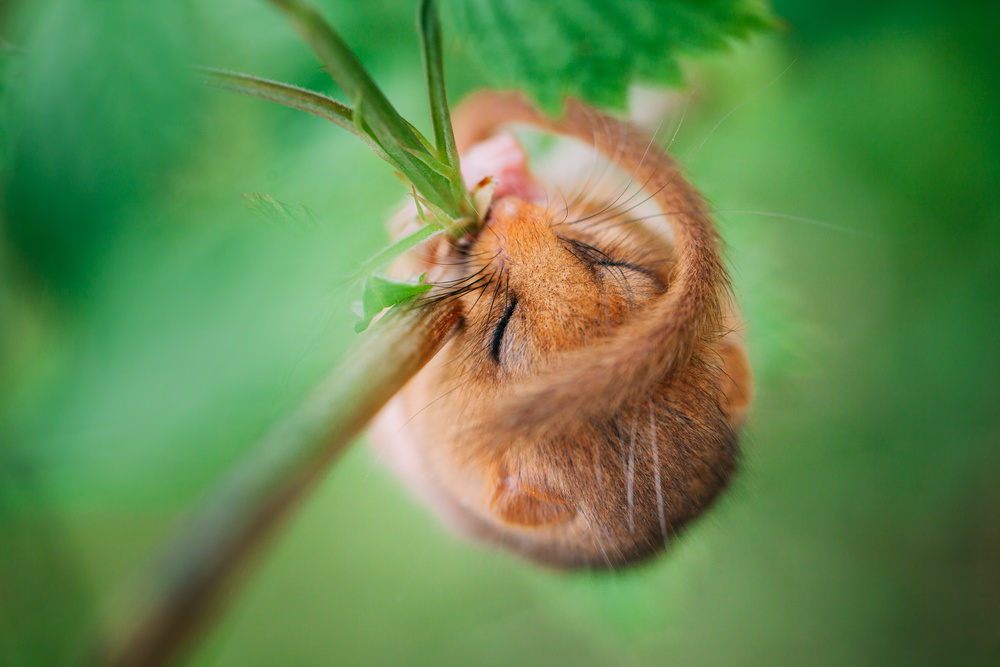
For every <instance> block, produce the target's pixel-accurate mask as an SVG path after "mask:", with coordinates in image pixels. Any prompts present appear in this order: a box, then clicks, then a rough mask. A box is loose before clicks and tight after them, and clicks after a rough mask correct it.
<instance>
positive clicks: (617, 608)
mask: <svg viewBox="0 0 1000 667" xmlns="http://www.w3.org/2000/svg"><path fill="white" fill-rule="evenodd" d="M318 4H320V5H321V6H322V7H323V8H324V11H325V12H326V14H327V16H328V17H330V18H331V20H332V21H333V22H334V24H335V25H336V26H337V27H338V28H339V29H340V30H341V32H342V33H343V34H344V36H345V37H346V39H347V40H348V42H349V43H350V44H351V45H352V46H353V47H354V48H355V49H356V50H357V52H358V53H359V55H360V57H361V59H362V60H363V62H364V63H365V64H366V65H368V66H369V67H370V69H371V70H372V72H373V73H374V75H375V78H376V79H377V81H379V82H380V84H382V85H383V86H384V88H385V89H386V91H387V92H388V94H389V96H390V98H391V99H392V100H393V101H394V102H395V103H396V104H397V105H398V107H399V108H400V109H401V111H402V113H403V115H404V116H405V117H407V118H412V119H415V122H416V123H417V124H418V125H420V126H421V127H424V128H426V127H428V124H427V121H426V119H427V117H428V116H427V112H426V110H425V104H426V102H425V98H424V97H423V95H424V93H423V87H422V75H421V66H420V61H419V56H418V44H417V38H416V35H415V32H414V30H413V16H414V14H415V4H416V3H415V2H414V0H368V1H367V2H364V3H355V2H348V1H346V0H345V1H336V0H323V1H319V2H318ZM773 6H774V8H775V10H776V13H777V14H778V15H779V16H781V17H782V18H783V19H785V20H786V21H787V25H786V27H785V29H784V31H782V32H779V33H777V34H773V35H770V36H767V37H761V38H757V39H754V40H752V41H751V42H749V43H746V44H741V45H739V46H737V47H736V48H735V49H734V50H733V52H732V53H730V54H724V55H720V56H716V57H712V58H708V59H702V60H699V61H697V62H689V63H688V65H689V71H690V80H691V82H692V84H693V90H694V93H693V96H692V101H691V104H690V108H689V110H688V113H687V115H686V117H685V120H684V122H683V124H682V125H681V126H680V128H679V131H678V133H677V140H676V142H675V144H674V147H673V150H674V152H675V153H676V154H677V156H678V157H679V158H680V159H681V160H683V161H685V162H686V163H687V165H688V168H689V171H690V175H691V178H692V180H693V181H694V182H695V183H697V184H698V185H699V186H700V187H701V188H703V190H704V191H705V193H706V194H707V196H708V197H709V198H710V200H711V201H712V204H713V206H714V207H715V208H717V209H718V210H719V213H718V214H717V218H718V221H719V225H720V227H721V229H722V232H723V234H724V236H725V238H726V241H727V244H728V251H727V256H728V260H729V261H730V264H731V266H732V269H733V274H734V278H735V282H736V289H737V292H738V296H739V298H740V300H741V301H742V303H743V304H744V308H745V311H746V319H747V328H746V337H747V340H748V343H749V346H750V350H751V354H752V357H753V359H754V362H755V366H756V371H757V375H758V396H757V401H756V405H755V408H754V413H753V417H752V419H751V423H750V425H749V428H748V430H747V434H746V438H745V450H744V457H743V465H742V472H741V473H740V475H739V478H738V479H737V480H736V482H735V485H734V487H733V489H732V490H731V492H730V493H729V494H728V495H727V496H726V497H725V498H724V499H723V500H722V501H721V502H720V503H719V504H718V505H717V506H716V507H715V508H714V509H713V510H712V511H711V512H710V513H709V514H708V515H707V516H705V517H704V518H703V519H702V520H701V521H699V522H698V523H697V524H696V525H694V526H692V527H691V528H690V529H689V530H688V531H687V532H686V533H685V535H684V536H683V537H682V538H681V539H680V540H678V541H676V543H675V544H674V548H673V550H672V553H671V554H670V555H669V556H667V557H665V558H661V559H660V560H658V561H656V562H654V563H651V564H649V565H647V566H644V567H640V568H635V569H633V570H629V571H627V572H621V573H613V574H555V573H551V572H548V571H544V570H540V569H538V568H536V567H534V566H532V565H529V564H526V563H523V562H520V561H519V560H516V559H514V558H512V557H510V556H508V555H505V554H501V553H494V552H490V551H486V550H483V549H480V548H477V547H474V546H470V545H468V544H465V543H463V542H460V541H458V540H456V539H455V538H453V537H452V536H451V535H449V534H448V533H446V532H445V531H444V530H443V529H442V528H441V527H440V526H439V525H438V524H437V522H436V521H435V520H434V519H433V518H432V517H431V516H430V514H429V513H428V512H427V511H426V510H425V509H424V508H423V507H421V506H419V505H417V504H416V503H415V502H414V501H413V500H411V498H410V497H409V495H408V493H407V492H406V491H405V490H404V489H403V488H402V487H401V485H400V484H398V483H397V481H396V480H395V479H393V478H392V477H391V476H390V475H389V474H388V473H387V471H385V470H384V469H383V468H382V467H380V466H379V465H378V464H377V463H376V462H375V456H374V455H373V454H372V453H371V452H370V451H369V449H368V448H367V447H364V446H363V445H362V443H360V442H359V443H357V444H356V445H355V446H354V447H353V448H352V449H351V450H350V451H349V452H348V453H347V454H346V456H344V457H343V459H342V460H341V461H340V462H339V463H338V464H337V465H336V466H335V468H334V469H332V470H331V471H330V472H329V474H328V475H326V477H325V479H324V480H323V481H322V483H321V485H320V486H319V488H318V490H317V492H316V493H315V494H314V495H313V496H312V497H311V498H310V499H309V500H308V502H307V503H306V504H305V505H304V506H303V507H302V508H301V511H300V512H298V514H297V515H296V516H295V517H294V519H293V520H292V521H291V522H290V524H289V525H288V526H287V527H286V529H285V530H283V531H282V532H281V534H280V535H279V536H278V537H277V539H276V540H275V541H274V542H273V543H272V544H271V545H270V546H269V547H268V548H267V549H266V550H264V552H263V553H262V556H261V558H259V559H258V564H259V568H258V569H257V570H255V571H254V572H253V573H252V574H251V575H250V576H249V577H248V579H247V580H246V582H245V586H244V587H243V588H242V589H241V590H239V591H238V592H237V593H236V594H235V595H234V596H233V598H232V599H231V603H230V604H229V605H228V607H227V608H226V609H225V611H224V613H223V614H222V616H221V619H220V622H219V623H218V624H217V625H215V626H214V627H213V628H212V629H210V631H209V632H208V633H207V635H206V636H205V637H204V641H203V643H201V644H200V645H199V646H198V647H197V648H196V649H195V650H194V651H193V653H192V654H191V655H190V657H189V661H190V663H191V664H194V665H206V666H208V665H273V664H284V665H310V664H358V665H372V664H427V665H447V664H477V665H507V664H524V665H542V664H545V665H548V664H579V665H604V664H615V665H647V664H673V665H719V664H729V665H759V664H769V665H770V664H790V665H792V664H794V665H799V664H817V665H827V664H828V665H889V664H905V665H943V664H947V665H952V664H983V665H986V664H998V662H1000V483H998V481H997V480H998V475H1000V447H998V445H1000V417H998V413H1000V353H998V345H997V339H998V334H1000V275H998V264H1000V262H998V254H1000V224H998V223H1000V203H998V196H997V192H998V187H1000V164H998V158H997V149H998V148H1000V142H998V138H1000V137H998V129H1000V123H998V122H997V121H998V118H997V109H998V108H1000V85H998V84H1000V80H998V79H1000V58H997V48H996V34H997V30H998V29H1000V10H998V9H997V5H996V4H995V3H992V2H987V1H986V0H983V1H980V2H977V1H975V0H949V1H948V2H944V1H943V0H941V1H937V0H925V1H919V0H907V1H903V0H886V1H884V2H871V1H861V0H849V1H843V0H842V1H840V2H832V1H829V0H822V1H819V0H774V2H773ZM0 36H2V37H3V38H5V39H6V40H8V41H10V42H13V43H17V44H19V45H22V46H24V47H26V48H27V49H29V51H30V53H29V54H28V55H27V56H25V57H18V58H9V57H3V58H0V68H2V73H0V96H2V104H3V113H2V114H0V203H2V206H0V664H3V665H34V664H39V665H43V664H44V665H56V664H63V663H67V662H72V661H74V660H75V659H77V657H78V656H79V651H80V650H81V648H82V647H83V646H84V642H85V639H86V637H87V636H88V633H90V632H92V631H94V630H95V629H96V630H99V629H100V628H101V627H102V625H103V624H104V623H106V621H107V618H108V616H109V609H111V608H113V602H112V601H113V599H114V598H115V595H116V591H120V590H121V589H122V587H123V586H125V585H126V583H127V582H128V580H129V577H130V576H131V575H132V574H133V573H135V572H137V571H139V569H140V568H141V566H142V565H143V564H144V563H145V562H147V560H148V559H149V558H150V556H152V555H153V554H154V553H156V550H157V548H158V547H159V546H161V545H162V544H163V542H164V541H165V539H166V536H167V535H169V531H170V530H171V528H172V527H174V526H175V525H176V523H177V521H178V520H179V518H180V517H182V516H184V513H185V512H186V511H189V510H190V509H191V508H192V507H194V506H195V505H196V504H197V503H198V501H199V499H200V498H202V497H203V496H204V494H205V493H206V491H207V490H208V489H209V488H211V485H212V484H213V483H214V482H215V481H217V480H218V479H219V478H220V476H221V475H222V474H223V473H224V471H225V470H226V469H227V467H228V466H229V465H231V464H232V463H233V461H235V460H237V458H238V457H239V455H240V453H241V452H243V451H245V449H246V448H247V447H248V446H249V445H250V444H251V443H252V442H253V440H254V438H255V437H256V436H258V435H259V434H260V433H261V432H263V431H264V430H265V429H266V427H267V425H268V424H270V423H272V422H273V421H274V420H275V419H276V418H277V417H278V416H279V415H280V414H282V413H283V412H284V411H286V410H287V409H288V408H289V407H290V406H291V405H294V404H295V403H296V401H298V400H299V399H300V398H301V396H302V395H303V394H304V392H306V391H307V389H308V388H309V386H310V385H311V384H312V383H313V382H314V381H315V380H316V378H318V377H319V376H320V374H321V373H322V372H323V371H324V369H326V368H328V367H329V365H330V364H331V363H332V362H334V361H335V360H336V359H337V358H339V356H340V355H341V354H342V353H343V352H344V350H345V349H347V347H348V346H349V345H350V343H351V342H352V341H353V340H354V338H355V334H354V333H353V331H352V327H351V323H352V315H351V314H350V303H351V301H352V300H353V299H356V298H357V293H356V291H352V290H354V288H353V287H352V286H351V278H352V275H353V273H354V271H355V270H356V269H357V266H358V264H359V262H360V261H361V260H363V259H365V258H367V257H368V256H369V255H370V254H372V253H373V252H374V251H375V250H376V249H377V248H378V247H379V246H380V245H381V244H382V243H383V232H382V221H383V220H384V218H385V217H386V216H387V214H388V213H390V212H391V210H392V208H393V207H394V202H396V201H399V200H400V199H401V198H402V197H403V195H404V188H403V187H402V186H401V185H400V183H399V182H398V181H397V180H396V179H395V177H394V176H393V175H392V173H391V171H390V169H388V168H387V167H386V166H385V165H384V164H383V163H381V162H380V161H379V160H378V159H377V158H375V157H374V156H373V155H371V154H370V153H368V152H367V149H366V148H365V147H364V146H362V145H361V143H360V142H358V141H357V140H356V139H354V138H353V137H351V136H349V135H347V134H346V133H345V132H343V131H341V130H339V129H338V128H335V127H333V126H331V125H329V124H326V123H324V122H322V121H320V120H318V119H316V118H314V117H311V116H307V115H305V114H301V113H299V112H294V111H290V110H287V109H283V108H279V107H275V106H270V105H268V104H265V103H263V102H259V101H256V100H250V99H247V98H239V97H236V96H230V95H227V94H223V93H219V92H216V91H212V90H207V89H200V88H197V87H194V86H190V85H188V83H187V82H188V78H187V76H186V74H185V70H184V65H185V64H186V63H189V62H200V63H206V64H211V65H214V66H219V67H224V68H230V69H237V70H242V71H247V72H253V73H256V74H259V75H261V76H267V77H270V78H277V79H282V80H287V81H291V82H294V83H297V84H299V85H304V86H307V87H311V88H314V89H318V90H323V91H332V85H331V84H330V83H329V81H328V79H327V78H326V76H325V74H324V73H323V72H322V70H321V69H320V68H319V66H318V65H317V63H316V61H315V60H314V59H313V58H312V56H311V54H310V53H309V52H308V51H307V49H306V48H305V47H304V46H303V45H302V44H301V43H300V42H299V41H298V40H297V39H296V38H295V37H294V35H293V34H292V32H291V30H290V29H289V28H288V27H287V25H286V24H285V23H284V21H283V20H281V18H280V17H279V16H278V15H277V14H276V13H275V12H273V11H272V10H271V9H270V8H268V7H267V6H265V4H264V3H262V2H250V1H247V0H212V1H211V2H209V1H207V0H190V1H184V2H182V1H164V2H156V3H140V2H124V1H122V2H111V1H104V2H101V1H93V2H78V1H70V0H45V1H43V2H39V1H38V0H30V2H23V1H22V2H16V1H15V2H10V0H8V1H7V2H5V3H3V5H2V6H0ZM446 41H447V40H446ZM449 53H450V54H451V55H450V56H449V60H448V62H447V67H448V79H449V85H450V86H451V95H452V98H453V99H458V98H460V97H461V95H462V94H463V93H464V92H466V91H468V90H470V89H472V88H474V87H476V86H477V85H481V84H482V83H483V82H484V81H485V79H484V78H483V75H482V73H481V72H478V71H474V70H471V69H469V68H468V66H467V65H466V62H465V59H463V58H458V57H454V52H453V51H449ZM786 70H787V71H786ZM782 72H784V74H782ZM723 118H725V120H724V122H722V123H721V125H719V122H720V120H722V119H723ZM673 129H674V128H673V127H670V128H669V131H670V133H672V131H673ZM253 192H260V193H267V194H270V195H272V196H273V197H275V198H277V199H279V200H281V201H284V202H289V203H292V204H295V205H298V204H304V205H305V206H307V207H308V208H309V209H311V210H312V211H314V212H315V218H316V220H315V221H313V220H311V219H310V218H309V217H308V216H303V217H301V218H296V219H295V220H289V221H286V222H284V223H274V222H273V221H269V220H267V219H265V218H262V217H260V216H258V215H255V214H254V213H253V212H251V211H250V210H248V209H247V208H246V206H245V205H244V201H243V199H242V197H241V195H242V194H243V193H253Z"/></svg>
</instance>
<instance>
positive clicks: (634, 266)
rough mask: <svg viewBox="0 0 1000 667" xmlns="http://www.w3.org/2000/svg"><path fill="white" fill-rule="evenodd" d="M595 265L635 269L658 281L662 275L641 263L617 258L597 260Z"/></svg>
mask: <svg viewBox="0 0 1000 667" xmlns="http://www.w3.org/2000/svg"><path fill="white" fill-rule="evenodd" d="M594 265H595V266H604V267H609V268H610V267H618V268H622V269H629V270H630V271H635V272H636V273H641V274H643V275H645V276H648V277H649V278H650V279H651V280H653V281H655V282H657V283H659V282H660V277H659V276H658V275H656V272H655V271H653V270H652V269H647V268H646V267H645V266H641V265H639V264H633V263H631V262H621V261H618V260H615V259H604V260H598V261H595V262H594Z"/></svg>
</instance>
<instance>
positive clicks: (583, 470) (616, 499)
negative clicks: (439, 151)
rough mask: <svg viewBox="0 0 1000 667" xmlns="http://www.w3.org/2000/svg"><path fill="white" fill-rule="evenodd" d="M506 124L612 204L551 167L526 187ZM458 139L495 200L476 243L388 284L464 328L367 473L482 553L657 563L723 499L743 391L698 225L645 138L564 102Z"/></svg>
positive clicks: (745, 383) (386, 417)
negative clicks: (393, 474)
mask: <svg viewBox="0 0 1000 667" xmlns="http://www.w3.org/2000/svg"><path fill="white" fill-rule="evenodd" d="M512 124H519V125H523V126H528V127H532V128H535V129H536V130H538V131H541V132H544V133H552V134H555V135H561V136H564V137H569V138H570V139H572V140H574V141H575V142H577V143H578V144H582V145H583V146H584V147H585V150H584V153H583V154H586V151H590V153H591V154H593V155H600V156H603V159H604V161H605V162H606V163H607V165H608V167H609V168H611V169H617V170H618V172H619V173H620V174H623V175H624V176H625V178H626V180H627V181H628V184H627V187H626V188H624V189H620V188H618V187H617V185H615V186H612V187H609V186H607V185H602V182H606V181H607V179H598V181H597V182H595V181H594V179H593V174H594V172H593V169H592V168H588V169H583V170H581V169H579V168H577V167H578V164H577V163H578V162H579V160H577V159H572V158H567V157H565V156H564V157H563V158H562V160H563V162H562V163H561V164H560V162H559V160H556V161H555V162H554V164H553V165H551V166H550V168H549V169H548V175H545V174H539V175H536V174H535V173H533V170H532V169H530V168H529V166H528V164H527V155H526V153H525V152H524V151H523V150H522V148H521V146H520V145H519V143H518V142H517V140H516V139H515V138H514V137H513V136H512V135H510V134H506V133H505V128H507V127H509V126H510V125H512ZM455 134H456V140H457V142H458V145H459V149H460V150H461V151H462V154H463V172H464V173H465V176H466V180H467V182H468V183H469V184H475V183H476V182H479V180H480V179H481V178H483V177H491V178H493V179H494V180H495V182H496V190H495V191H494V194H493V200H492V204H491V206H490V209H489V212H488V213H487V215H486V222H485V225H484V227H483V228H482V229H481V230H478V231H477V232H476V233H474V234H470V235H469V236H467V237H465V238H463V239H458V240H454V239H446V238H437V239H434V240H432V241H431V242H429V243H426V244H424V245H423V246H421V247H419V248H417V249H416V250H415V251H414V252H413V253H412V254H411V255H410V256H408V257H405V258H404V259H403V260H402V261H401V262H400V266H398V267H397V270H398V271H399V272H402V273H408V274H413V273H421V272H427V273H428V277H429V279H430V280H432V281H433V282H434V283H435V284H436V285H437V286H438V287H437V288H435V291H434V292H433V293H432V296H431V297H430V298H447V299H455V300H457V301H458V302H459V304H460V310H461V317H460V319H459V324H458V325H457V327H456V329H455V331H454V332H453V333H452V335H451V338H450V339H449V341H448V343H447V344H446V346H445V347H444V348H443V350H442V351H441V352H440V353H439V354H438V355H437V356H436V357H435V358H434V360H433V361H432V362H431V363H430V364H429V365H428V366H427V367H425V368H424V369H423V370H422V371H421V372H420V373H419V374H418V375H417V376H416V377H414V378H413V380H412V381H411V382H410V383H409V384H408V385H407V386H406V387H405V388H404V389H403V391H401V392H400V393H399V394H398V395H397V397H396V398H394V399H393V401H392V402H391V403H390V404H389V405H388V406H387V407H386V408H385V410H384V411H383V412H382V414H381V415H380V416H379V419H378V420H377V422H376V426H375V428H374V429H373V438H372V440H373V444H374V446H375V447H376V450H377V452H378V455H379V456H380V458H382V459H385V460H387V461H388V462H389V463H390V464H392V465H393V467H394V468H396V470H397V471H398V472H399V473H400V474H401V476H403V477H404V478H405V479H406V480H407V481H408V482H409V484H410V485H411V486H412V487H413V488H414V490H415V491H416V492H417V493H418V494H419V495H420V496H422V497H423V498H424V499H425V500H426V501H427V502H428V504H429V505H430V506H431V507H432V508H433V509H434V510H435V511H436V512H437V513H438V514H439V515H440V516H441V517H442V518H443V519H444V520H445V521H446V522H447V523H448V524H449V525H450V526H452V527H453V528H455V529H456V530H458V531H459V532H461V533H463V534H465V535H467V536H470V537H472V538H475V539H477V540H479V541H482V542H486V543H490V544H495V545H499V546H502V547H506V548H509V549H512V550H514V551H516V552H518V553H520V554H522V555H524V556H526V557H528V558H531V559H533V560H535V561H539V562H542V563H545V564H548V565H552V566H555V567H563V568H571V567H595V568H597V567H619V566H623V565H626V564H629V563H633V562H637V561H640V560H642V559H644V558H647V557H649V556H651V555H654V554H656V553H657V552H659V551H661V550H663V549H664V548H665V547H666V546H667V545H668V544H669V540H670V537H671V536H672V535H674V534H675V533H676V532H677V531H678V530H680V528H681V527H682V526H683V525H684V524H685V523H686V522H688V521H690V520H691V519H693V518H694V517H696V516H698V515H699V514H700V513H701V512H702V511H704V510H705V509H706V508H707V507H708V506H709V505H710V504H711V503H712V501H713V500H714V499H715V498H716V497H717V496H718V494H719V493H720V492H721V491H722V490H723V489H724V488H725V487H726V485H727V483H728V480H729V478H730V476H731V475H732V473H733V470H734V467H735V464H736V460H737V451H738V446H737V445H738V437H739V432H740V429H741V427H742V425H743V423H744V421H745V418H746V411H747V408H748V405H749V402H750V397H751V392H752V387H751V384H752V381H751V374H750V369H749V365H748V363H747V359H746V354H745V351H744V347H743V345H742V343H741V340H740V337H739V328H740V327H739V318H738V314H737V311H736V309H735V306H734V304H733V300H732V297H731V293H730V290H729V286H728V285H729V284H728V277H727V274H726V271H725V268H724V266H723V264H722V262H721V259H720V255H719V239H718V236H717V234H716V231H715V228H714V226H713V225H712V222H711V220H710V219H709V218H708V216H707V215H706V213H705V208H706V206H705V204H704V202H703V200H702V198H701V196H700V195H699V193H698V192H697V191H696V190H694V188H692V187H691V186H690V185H689V184H688V183H687V181H686V180H685V179H684V178H683V176H682V174H681V171H680V168H679V167H678V166H677V165H676V164H675V163H674V162H673V160H672V159H671V158H670V157H669V156H668V155H667V154H666V153H665V152H663V151H662V150H661V149H660V148H659V147H658V146H656V145H655V144H654V143H653V141H652V140H651V139H650V138H649V137H648V136H646V135H644V134H643V133H642V132H641V131H639V130H638V129H636V128H634V127H632V126H631V125H629V124H627V123H625V122H623V121H620V120H617V119H615V118H612V117H610V116H608V115H605V114H603V113H600V112H597V111H595V110H593V109H591V108H589V107H586V106H585V105H583V104H580V103H578V102H574V101H570V102H569V103H568V104H567V107H566V111H565V114H564V116H563V118H562V119H560V120H558V121H553V120H550V119H548V118H547V117H545V116H544V115H542V114H540V113H539V112H537V111H536V110H535V109H533V108H532V107H531V105H530V104H529V103H528V102H527V101H526V100H525V99H524V98H522V97H520V96H518V95H514V94H501V93H482V94H479V95H477V96H473V97H472V98H471V99H470V100H468V101H467V102H466V103H465V104H464V105H462V106H461V107H459V109H457V110H456V113H455ZM580 154H581V153H580V152H579V151H577V153H576V155H577V156H579V155H580ZM574 179H576V180H577V181H578V182H576V183H573V180H574ZM626 192H631V194H626ZM413 224H415V223H414V222H413V221H412V215H406V214H404V215H403V216H402V217H400V218H398V219H396V220H395V222H394V223H393V225H392V226H393V229H391V230H390V231H391V233H393V234H394V235H396V236H399V235H401V234H403V233H406V231H408V226H411V225H413Z"/></svg>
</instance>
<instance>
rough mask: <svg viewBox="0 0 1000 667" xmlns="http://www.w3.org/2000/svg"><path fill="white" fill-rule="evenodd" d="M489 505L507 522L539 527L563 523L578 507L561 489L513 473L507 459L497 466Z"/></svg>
mask: <svg viewBox="0 0 1000 667" xmlns="http://www.w3.org/2000/svg"><path fill="white" fill-rule="evenodd" d="M488 488H491V489H492V491H491V492H490V491H488V492H487V493H489V507H490V508H491V509H492V510H493V512H494V513H495V515H496V517H497V518H498V519H499V520H501V521H503V522H504V523H507V524H510V525H514V526H521V527H524V528H538V527H541V526H547V525H550V524H553V523H559V522H560V521H565V520H566V519H568V518H570V517H571V516H573V514H574V513H575V512H576V510H575V509H574V508H573V506H572V505H570V504H569V503H568V502H566V500H565V499H564V498H562V497H561V496H560V495H559V494H558V493H555V492H554V491H552V490H551V489H548V488H545V487H544V486H541V485H539V484H537V483H534V482H531V481H528V480H524V479H522V478H521V476H520V475H519V474H518V473H516V472H515V473H513V474H512V473H511V471H510V470H509V469H508V467H507V465H506V464H505V463H503V462H501V463H500V465H499V466H498V467H497V470H496V472H495V477H494V479H493V483H492V485H491V486H490V487H488Z"/></svg>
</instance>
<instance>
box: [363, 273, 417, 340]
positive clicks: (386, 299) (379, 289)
mask: <svg viewBox="0 0 1000 667" xmlns="http://www.w3.org/2000/svg"><path fill="white" fill-rule="evenodd" d="M423 278H424V277H423V275H421V276H420V278H418V279H417V280H418V282H416V283H407V282H400V281H396V280H390V279H389V278H383V277H382V276H374V275H373V276H369V277H368V279H367V280H365V287H364V293H363V294H362V297H361V319H360V320H358V321H357V322H356V323H355V324H354V330H355V331H357V332H358V333H360V332H362V331H364V330H365V329H367V328H368V325H369V324H371V321H372V318H374V317H375V316H376V315H378V314H379V313H381V312H382V311H383V310H385V309H386V308H391V307H393V306H395V305H398V304H400V303H403V302H404V301H409V300H410V299H412V298H413V297H415V296H417V295H420V294H423V293H424V292H426V291H427V290H429V289H430V288H431V287H433V285H428V284H426V283H424V282H423Z"/></svg>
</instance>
